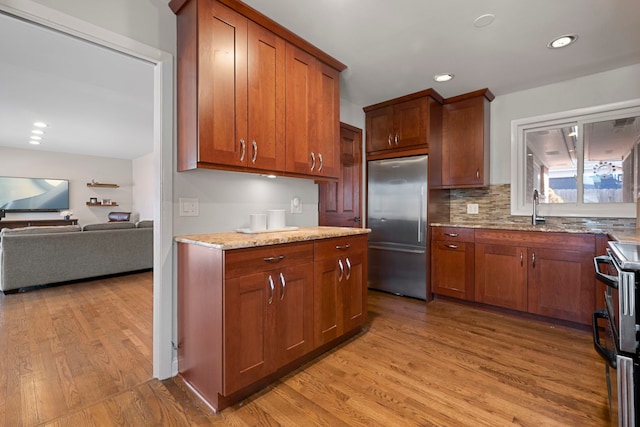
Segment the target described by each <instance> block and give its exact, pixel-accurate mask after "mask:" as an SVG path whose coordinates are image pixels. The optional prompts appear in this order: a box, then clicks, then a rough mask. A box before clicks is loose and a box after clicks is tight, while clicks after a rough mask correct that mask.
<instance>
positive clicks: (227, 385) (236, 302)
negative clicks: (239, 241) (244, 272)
mask: <svg viewBox="0 0 640 427" xmlns="http://www.w3.org/2000/svg"><path fill="white" fill-rule="evenodd" d="M269 277H271V280H269ZM276 282H277V276H274V274H271V275H270V274H268V273H256V274H251V275H248V276H242V277H238V278H235V279H227V280H226V281H225V293H224V298H225V303H224V319H225V321H224V344H225V345H224V367H225V368H224V375H225V377H224V395H225V396H228V395H230V394H231V393H233V392H235V391H238V390H240V389H241V388H243V387H245V386H247V385H249V384H251V383H253V382H255V381H257V380H259V379H261V378H263V377H264V376H266V375H268V374H269V373H271V372H273V371H274V369H275V367H276V366H275V365H276V361H275V357H274V355H275V351H276V346H275V343H274V342H272V340H271V339H272V337H273V336H274V328H275V317H274V316H275V310H274V307H275V305H274V304H275V303H276V301H277V298H278V297H277V295H276V292H277V290H276V289H275V286H276ZM272 284H273V287H272V286H271V285H272Z"/></svg>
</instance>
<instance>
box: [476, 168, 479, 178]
mask: <svg viewBox="0 0 640 427" xmlns="http://www.w3.org/2000/svg"><path fill="white" fill-rule="evenodd" d="M476 178H477V179H480V169H476Z"/></svg>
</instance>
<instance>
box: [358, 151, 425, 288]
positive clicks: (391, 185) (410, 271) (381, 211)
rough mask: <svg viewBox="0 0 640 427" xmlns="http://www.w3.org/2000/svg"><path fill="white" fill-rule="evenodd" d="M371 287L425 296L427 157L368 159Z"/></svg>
mask: <svg viewBox="0 0 640 427" xmlns="http://www.w3.org/2000/svg"><path fill="white" fill-rule="evenodd" d="M367 187H368V189H367V191H368V193H367V197H368V207H367V215H368V221H367V227H368V228H370V229H371V233H370V234H369V288H371V289H378V290H382V291H386V292H391V293H393V294H396V295H404V296H409V297H414V298H420V299H426V297H427V243H426V241H427V238H426V233H427V226H426V223H427V194H428V191H427V156H426V155H425V156H410V157H402V158H397V159H384V160H371V161H369V162H368V185H367Z"/></svg>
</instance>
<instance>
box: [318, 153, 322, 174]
mask: <svg viewBox="0 0 640 427" xmlns="http://www.w3.org/2000/svg"><path fill="white" fill-rule="evenodd" d="M318 158H319V159H320V167H319V168H318V172H320V171H321V170H322V153H318Z"/></svg>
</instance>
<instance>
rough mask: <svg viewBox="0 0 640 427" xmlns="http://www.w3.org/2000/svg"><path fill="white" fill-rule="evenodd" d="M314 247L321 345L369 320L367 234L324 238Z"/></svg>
mask: <svg viewBox="0 0 640 427" xmlns="http://www.w3.org/2000/svg"><path fill="white" fill-rule="evenodd" d="M314 250H315V263H314V323H315V345H316V346H321V345H323V344H325V343H328V342H330V341H332V340H334V339H335V338H337V337H339V336H340V335H342V334H344V333H347V332H349V331H351V330H353V329H355V328H358V327H360V326H362V325H363V324H364V322H365V321H366V318H367V287H366V285H365V286H363V285H362V283H363V279H364V278H365V277H366V271H367V238H366V236H365V235H361V236H353V237H344V238H336V239H326V240H321V241H317V242H316V243H315V248H314Z"/></svg>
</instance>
